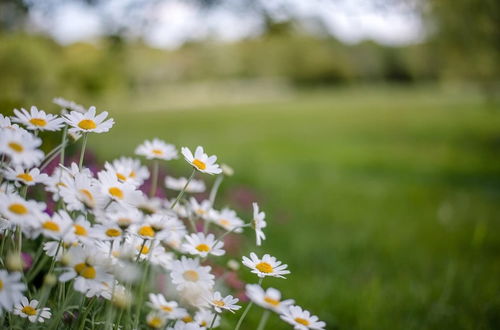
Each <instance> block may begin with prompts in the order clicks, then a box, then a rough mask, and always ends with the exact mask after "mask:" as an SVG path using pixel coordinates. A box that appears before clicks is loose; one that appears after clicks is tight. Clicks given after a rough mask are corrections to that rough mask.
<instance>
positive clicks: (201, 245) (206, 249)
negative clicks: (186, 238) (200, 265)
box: [196, 244, 210, 252]
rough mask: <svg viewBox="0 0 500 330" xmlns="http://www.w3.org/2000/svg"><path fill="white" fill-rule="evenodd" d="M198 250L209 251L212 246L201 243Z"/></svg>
mask: <svg viewBox="0 0 500 330" xmlns="http://www.w3.org/2000/svg"><path fill="white" fill-rule="evenodd" d="M196 250H198V251H200V252H208V251H210V247H209V246H208V245H206V244H200V245H198V246H197V247H196Z"/></svg>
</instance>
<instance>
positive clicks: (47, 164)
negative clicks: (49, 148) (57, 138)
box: [40, 149, 62, 171]
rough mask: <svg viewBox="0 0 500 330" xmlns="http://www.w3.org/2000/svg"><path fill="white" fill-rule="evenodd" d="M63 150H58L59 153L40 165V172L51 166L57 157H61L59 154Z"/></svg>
mask: <svg viewBox="0 0 500 330" xmlns="http://www.w3.org/2000/svg"><path fill="white" fill-rule="evenodd" d="M61 150H62V149H59V150H57V152H55V153H54V154H52V155H51V156H50V157H48V158H47V159H46V160H45V161H44V162H43V164H42V165H40V171H43V170H44V169H45V168H46V167H47V166H49V164H50V163H51V162H52V161H53V160H54V159H56V157H57V156H58V155H59V152H60V151H61Z"/></svg>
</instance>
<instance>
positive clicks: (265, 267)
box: [255, 262, 273, 273]
mask: <svg viewBox="0 0 500 330" xmlns="http://www.w3.org/2000/svg"><path fill="white" fill-rule="evenodd" d="M255 268H257V269H258V270H259V271H260V272H262V273H272V272H273V266H271V265H270V264H268V263H267V262H260V263H258V264H257V265H256V266H255Z"/></svg>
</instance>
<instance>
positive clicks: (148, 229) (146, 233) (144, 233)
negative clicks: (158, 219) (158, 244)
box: [138, 226, 155, 237]
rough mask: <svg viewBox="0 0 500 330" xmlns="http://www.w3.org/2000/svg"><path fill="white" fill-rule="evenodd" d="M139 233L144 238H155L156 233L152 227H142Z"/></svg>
mask: <svg viewBox="0 0 500 330" xmlns="http://www.w3.org/2000/svg"><path fill="white" fill-rule="evenodd" d="M138 233H139V235H142V236H149V237H154V236H155V231H154V230H153V228H151V226H142V227H141V228H140V229H139V231H138Z"/></svg>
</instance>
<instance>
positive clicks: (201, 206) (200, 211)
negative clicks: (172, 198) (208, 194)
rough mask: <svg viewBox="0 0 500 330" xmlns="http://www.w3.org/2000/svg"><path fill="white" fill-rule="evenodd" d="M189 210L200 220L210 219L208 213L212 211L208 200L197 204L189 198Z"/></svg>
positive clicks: (194, 199)
mask: <svg viewBox="0 0 500 330" xmlns="http://www.w3.org/2000/svg"><path fill="white" fill-rule="evenodd" d="M188 206H189V209H190V210H191V212H193V213H194V214H195V215H196V216H197V217H200V218H202V219H205V220H206V219H208V218H209V217H210V214H211V213H210V212H211V210H212V203H210V201H209V200H208V199H205V200H203V201H202V202H201V203H198V201H197V200H196V198H194V197H191V198H190V199H189V205H188Z"/></svg>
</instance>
